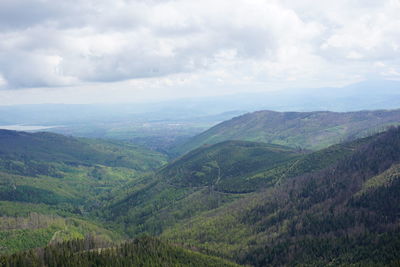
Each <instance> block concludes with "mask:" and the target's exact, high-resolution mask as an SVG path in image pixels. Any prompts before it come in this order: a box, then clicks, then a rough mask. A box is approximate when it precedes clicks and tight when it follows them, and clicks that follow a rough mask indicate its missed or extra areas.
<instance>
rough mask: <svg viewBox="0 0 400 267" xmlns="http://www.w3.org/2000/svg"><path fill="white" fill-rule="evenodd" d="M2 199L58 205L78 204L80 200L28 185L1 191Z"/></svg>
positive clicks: (0, 196) (0, 199)
mask: <svg viewBox="0 0 400 267" xmlns="http://www.w3.org/2000/svg"><path fill="white" fill-rule="evenodd" d="M2 200H7V201H22V202H31V203H44V204H49V205H57V204H61V203H63V202H64V203H71V204H77V203H78V202H79V200H77V199H71V198H66V197H63V196H60V195H57V194H55V193H54V192H52V191H48V190H43V189H41V188H35V187H32V186H27V185H20V186H16V187H15V188H12V189H10V190H8V191H0V201H2Z"/></svg>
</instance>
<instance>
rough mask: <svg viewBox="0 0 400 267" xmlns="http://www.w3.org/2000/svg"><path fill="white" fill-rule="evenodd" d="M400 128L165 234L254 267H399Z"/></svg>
mask: <svg viewBox="0 0 400 267" xmlns="http://www.w3.org/2000/svg"><path fill="white" fill-rule="evenodd" d="M399 166H400V128H392V129H390V130H389V131H387V132H384V133H381V134H378V135H375V136H373V137H370V138H367V139H364V142H363V144H362V145H360V146H358V147H357V148H355V149H354V150H353V151H352V152H351V153H350V154H348V155H347V156H345V158H343V159H342V160H339V161H338V162H337V163H336V164H333V165H331V166H330V167H327V168H325V169H323V170H320V171H317V172H312V173H310V174H303V175H299V176H295V177H293V178H289V179H287V180H286V181H285V182H283V183H281V184H279V185H277V186H275V187H270V188H267V189H266V190H264V191H262V192H260V193H255V194H251V195H249V196H248V197H245V198H242V199H239V200H237V201H235V202H233V203H231V204H229V205H226V206H223V207H220V208H219V209H215V210H213V211H210V212H208V213H206V214H203V215H201V216H196V217H194V218H191V219H190V220H188V221H187V222H186V223H185V224H184V225H179V226H176V227H174V228H171V229H169V230H167V231H165V232H164V233H163V236H164V237H165V238H169V239H172V240H174V242H182V243H185V244H191V245H192V246H196V247H198V248H202V249H204V251H209V252H210V253H214V254H216V255H224V256H228V257H232V258H234V259H236V260H237V261H238V262H241V263H246V264H251V265H255V266H266V265H273V266H281V265H282V266H283V265H309V266H316V265H320V266H326V265H332V266H338V265H349V264H360V265H362V266H368V265H372V266H374V265H382V264H392V265H395V264H398V263H399V259H400V254H399V251H400V215H399V214H400V213H399V207H400V194H399V192H400V187H399V184H400V175H399Z"/></svg>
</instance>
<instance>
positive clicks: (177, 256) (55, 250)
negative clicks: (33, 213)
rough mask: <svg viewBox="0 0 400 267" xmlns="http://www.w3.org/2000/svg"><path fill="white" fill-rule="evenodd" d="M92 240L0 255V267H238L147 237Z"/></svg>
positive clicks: (81, 240)
mask: <svg viewBox="0 0 400 267" xmlns="http://www.w3.org/2000/svg"><path fill="white" fill-rule="evenodd" d="M96 241H97V240H96V239H93V238H91V239H78V240H71V241H69V242H64V243H59V244H53V245H50V246H47V247H45V248H41V249H36V250H31V251H29V252H23V253H17V254H14V255H11V256H3V257H2V256H0V266H4V267H5V266H11V267H14V266H32V267H39V266H40V267H41V266H49V267H59V266H68V267H92V266H115V267H119V266H121V267H125V266H144V267H147V266H148V267H152V266H182V267H185V266H187V267H190V266H209V267H213V266H215V267H224V266H226V267H229V266H231V267H234V266H239V265H237V264H234V263H232V262H229V261H227V260H224V259H220V258H217V257H212V256H207V255H204V254H201V253H198V252H193V251H190V250H187V249H183V248H181V247H177V246H175V245H173V244H169V243H167V242H162V241H160V240H158V239H155V238H151V237H142V238H139V239H135V240H132V241H129V242H126V243H123V244H118V245H116V244H112V243H104V242H100V243H99V242H96Z"/></svg>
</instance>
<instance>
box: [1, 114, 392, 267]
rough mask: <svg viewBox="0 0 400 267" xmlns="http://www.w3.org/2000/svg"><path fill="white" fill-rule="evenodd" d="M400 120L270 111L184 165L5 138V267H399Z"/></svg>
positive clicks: (60, 140)
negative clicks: (66, 265) (54, 265)
mask: <svg viewBox="0 0 400 267" xmlns="http://www.w3.org/2000/svg"><path fill="white" fill-rule="evenodd" d="M399 118H400V115H399V111H398V110H393V111H368V112H367V111H363V112H352V113H327V112H315V113H314V112H313V113H300V112H297V113H292V112H288V113H277V112H270V111H261V112H256V113H249V114H246V115H242V116H240V117H236V118H233V119H231V120H228V121H225V122H223V123H221V124H218V125H216V126H214V127H212V128H211V129H209V130H207V131H205V132H203V133H200V134H198V135H196V136H194V137H191V138H189V139H188V141H187V142H186V143H180V144H179V145H176V146H175V147H174V148H172V150H173V151H174V152H173V153H161V152H157V151H155V150H151V149H149V148H146V147H144V146H141V145H136V144H133V143H132V142H126V141H121V140H111V139H88V138H81V137H71V136H64V135H60V134H56V133H50V132H37V133H27V132H20V131H12V130H0V244H1V246H0V264H3V265H4V266H14V265H15V264H18V262H19V263H21V262H36V263H35V264H38V265H37V266H42V265H43V264H48V263H45V262H46V261H48V260H49V259H50V258H43V257H42V256H40V255H42V254H41V253H44V252H43V251H53V252H51V253H53V254H51V255H53V256H49V257H54V259H53V260H52V261H53V262H54V261H57V259H60V257H61V258H65V259H69V261H70V262H71V264H72V262H74V264H75V265H71V266H80V265H79V264H86V265H82V266H89V265H88V264H90V261H92V260H95V258H96V261H99V262H103V264H107V263H106V262H110V261H111V260H112V259H115V260H117V261H121V262H124V263H123V264H139V262H147V263H146V264H148V265H145V266H151V264H156V265H157V264H160V262H164V261H166V262H170V263H169V264H171V265H174V264H178V265H179V266H195V265H193V264H200V265H204V266H235V264H238V265H245V266H269V265H271V266H287V265H290V266H295V265H302V266H315V265H321V266H322V265H335V266H336V265H338V266H340V265H349V264H361V265H371V266H374V265H378V264H380V263H385V264H392V265H395V264H396V263H398V260H399V255H398V253H397V251H399V250H400V235H399V232H400V228H399V226H400V225H399V223H400V221H399V220H400V218H399V217H398V213H399V211H398V206H399V204H400V199H399V197H398V190H399V189H398V184H399V181H400V176H399V174H400V172H399V166H400V152H399V151H400V128H399V127H397V126H396V125H398V124H399ZM332 129H337V130H335V131H333V130H332ZM278 133H279V135H277V134H278ZM327 133H329V134H327ZM279 140H280V141H279ZM189 147H193V149H191V150H190V151H189V152H187V153H184V152H182V151H186V150H187V149H188V148H189ZM174 153H175V154H174ZM172 155H178V156H175V157H173V156H172ZM93 250H97V251H98V252H96V253H95V254H93V253H92V252H91V251H93ZM40 251H42V252H40ZM74 251H75V252H74ZM77 251H78V252H79V253H80V255H81V256H79V257H76V252H77ZM139 251H140V252H139ZM193 251H195V252H193ZM371 251H374V253H371ZM378 251H379V252H378ZM46 253H47V252H46ZM57 253H58V254H57ZM137 253H140V255H142V257H141V258H140V257H139V258H138V257H136V256H123V257H122V256H121V255H136V254H137ZM154 253H155V254H154ZM173 255H175V256H173ZM6 264H14V265H6ZM121 264H122V263H121ZM15 266H16V265H15ZM32 266H33V265H32ZM122 266H126V265H122ZM197 266H199V265H197Z"/></svg>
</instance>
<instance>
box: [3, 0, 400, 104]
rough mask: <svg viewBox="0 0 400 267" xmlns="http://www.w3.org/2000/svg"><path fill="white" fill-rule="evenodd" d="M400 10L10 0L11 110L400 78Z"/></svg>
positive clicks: (394, 4) (289, 1)
mask: <svg viewBox="0 0 400 267" xmlns="http://www.w3.org/2000/svg"><path fill="white" fill-rule="evenodd" d="M399 14H400V0H335V1H328V0H322V1H315V0H314V1H312V0H280V1H278V0H277V1H275V0H201V1H199V0H68V1H65V0H0V105H4V104H19V103H50V102H53V103H94V102H135V101H149V100H163V99H171V98H177V97H196V96H209V95H223V94H231V93H239V92H253V91H268V90H285V88H293V87H302V88H303V87H323V86H340V85H345V84H350V83H353V82H358V81H362V80H365V79H369V78H375V79H376V78H377V79H396V80H398V79H400V15H399Z"/></svg>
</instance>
